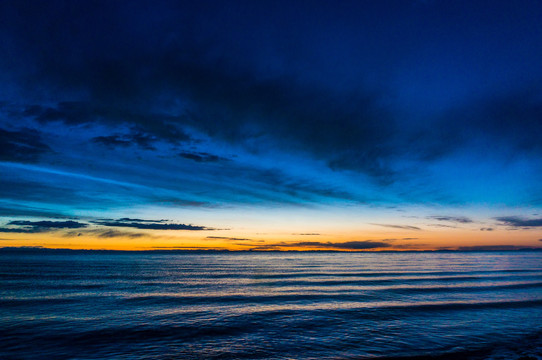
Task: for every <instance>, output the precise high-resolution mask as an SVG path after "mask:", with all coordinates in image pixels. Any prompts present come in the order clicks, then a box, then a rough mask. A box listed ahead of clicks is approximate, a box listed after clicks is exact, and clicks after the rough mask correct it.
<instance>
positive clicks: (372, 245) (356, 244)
mask: <svg viewBox="0 0 542 360" xmlns="http://www.w3.org/2000/svg"><path fill="white" fill-rule="evenodd" d="M292 245H293V246H300V247H323V248H332V249H342V250H368V249H378V248H387V247H390V246H391V245H390V244H388V243H385V242H381V241H372V240H364V241H348V242H342V243H339V242H336V243H333V242H326V243H324V242H316V241H303V242H298V243H294V244H292Z"/></svg>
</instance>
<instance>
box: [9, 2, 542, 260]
mask: <svg viewBox="0 0 542 360" xmlns="http://www.w3.org/2000/svg"><path fill="white" fill-rule="evenodd" d="M541 23H542V2H541V1H539V0H523V1H518V2H512V1H498V0H496V1H444V0H442V1H438V0H425V1H422V0H401V1H388V0H382V1H346V0H345V1H301V0H299V1H278V0H274V1H115V0H113V1H55V0H51V1H37V0H36V1H21V0H6V1H2V2H0V53H1V54H2V56H0V247H19V246H41V247H48V248H73V249H123V250H153V249H188V250H190V249H228V250H337V251H366V250H374V251H380V250H438V249H449V250H486V249H487V250H491V249H521V248H542V141H541V139H542V66H540V64H542V26H540V24H541Z"/></svg>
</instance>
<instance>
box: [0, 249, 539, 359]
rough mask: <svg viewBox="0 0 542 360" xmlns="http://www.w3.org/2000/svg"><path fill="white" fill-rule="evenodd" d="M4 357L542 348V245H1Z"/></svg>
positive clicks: (295, 355) (352, 354) (410, 353)
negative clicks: (122, 248)
mask: <svg viewBox="0 0 542 360" xmlns="http://www.w3.org/2000/svg"><path fill="white" fill-rule="evenodd" d="M0 282H1V288H0V289H1V290H0V294H1V299H0V334H1V335H0V358H1V359H104V358H109V359H383V358H386V359H387V358H403V357H404V358H420V359H421V358H427V359H429V358H431V359H433V358H437V359H455V358H458V359H461V358H463V359H517V358H520V357H521V356H531V357H534V358H538V357H540V358H542V353H541V349H542V346H541V344H542V252H522V251H516V252H512V251H511V252H433V253H422V252H408V253H311V252H307V253H304V252H299V253H297V252H292V253H288V252H282V253H281V252H271V253H235V252H231V253H228V252H223V253H174V252H172V253H164V252H162V253H150V252H143V253H131V252H125V253H123V252H101V253H100V252H66V253H56V252H44V253H40V252H36V253H33V252H27V253H25V252H21V253H17V252H6V253H0Z"/></svg>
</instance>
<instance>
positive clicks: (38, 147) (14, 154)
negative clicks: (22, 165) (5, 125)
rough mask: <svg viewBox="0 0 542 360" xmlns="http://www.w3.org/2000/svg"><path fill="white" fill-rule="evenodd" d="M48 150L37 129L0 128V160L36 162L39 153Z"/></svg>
mask: <svg viewBox="0 0 542 360" xmlns="http://www.w3.org/2000/svg"><path fill="white" fill-rule="evenodd" d="M49 152H51V148H49V146H48V145H46V144H45V143H43V142H42V140H41V134H40V133H39V132H38V131H37V130H33V129H29V128H23V129H21V130H18V131H9V130H4V129H0V161H12V162H36V161H37V160H38V158H39V156H40V155H42V154H45V153H49Z"/></svg>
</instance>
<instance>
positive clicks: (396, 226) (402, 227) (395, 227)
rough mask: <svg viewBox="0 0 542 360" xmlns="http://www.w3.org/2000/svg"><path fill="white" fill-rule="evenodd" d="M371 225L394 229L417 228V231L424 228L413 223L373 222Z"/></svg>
mask: <svg viewBox="0 0 542 360" xmlns="http://www.w3.org/2000/svg"><path fill="white" fill-rule="evenodd" d="M371 225H377V226H383V227H387V228H392V229H403V230H416V231H418V230H422V229H420V228H419V227H417V226H411V225H394V224H376V223H371Z"/></svg>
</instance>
